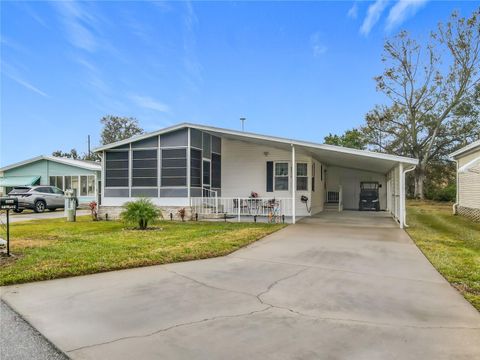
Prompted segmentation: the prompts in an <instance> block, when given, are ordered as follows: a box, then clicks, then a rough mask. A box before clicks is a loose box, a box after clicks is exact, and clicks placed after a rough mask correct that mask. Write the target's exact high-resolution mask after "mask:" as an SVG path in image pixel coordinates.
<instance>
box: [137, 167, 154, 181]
mask: <svg viewBox="0 0 480 360" xmlns="http://www.w3.org/2000/svg"><path fill="white" fill-rule="evenodd" d="M132 172H133V178H134V179H135V178H137V177H151V178H155V179H156V178H157V169H133V170H132Z"/></svg>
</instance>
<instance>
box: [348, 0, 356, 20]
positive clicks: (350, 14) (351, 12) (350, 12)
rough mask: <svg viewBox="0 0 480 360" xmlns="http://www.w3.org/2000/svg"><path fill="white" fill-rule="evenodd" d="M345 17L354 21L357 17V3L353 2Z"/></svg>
mask: <svg viewBox="0 0 480 360" xmlns="http://www.w3.org/2000/svg"><path fill="white" fill-rule="evenodd" d="M347 16H348V17H349V18H352V19H356V18H357V17H358V3H357V2H356V1H355V2H354V3H353V5H352V7H351V8H350V9H349V10H348V13H347Z"/></svg>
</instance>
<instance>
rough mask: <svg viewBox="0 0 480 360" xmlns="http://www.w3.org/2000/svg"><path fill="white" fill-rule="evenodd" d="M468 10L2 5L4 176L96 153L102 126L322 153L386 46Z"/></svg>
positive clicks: (391, 5)
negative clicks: (230, 135) (208, 130)
mask: <svg viewBox="0 0 480 360" xmlns="http://www.w3.org/2000/svg"><path fill="white" fill-rule="evenodd" d="M477 4H478V3H476V2H474V1H468V2H458V1H452V2H447V1H427V0H390V1H387V0H376V1H371V2H368V1H336V2H334V1H330V2H328V1H316V2H299V1H295V2H286V1H282V2H253V1H250V2H199V1H194V2H158V1H157V2H155V1H132V2H127V1H121V2H114V1H98V2H94V1H90V2H79V1H68V2H67V1H56V2H47V1H35V2H13V1H2V2H0V17H1V18H0V20H1V24H0V46H1V48H0V50H1V52H0V60H1V63H0V81H1V84H0V106H1V108H0V116H1V120H0V121H1V123H0V166H5V165H7V164H11V163H14V162H17V161H22V160H25V159H28V158H31V157H35V156H38V155H48V154H51V153H52V152H53V151H55V150H64V151H69V150H70V149H71V148H76V149H77V150H78V151H79V152H81V153H83V152H86V151H87V136H88V135H91V139H92V147H95V146H98V145H99V142H100V131H101V125H100V122H99V120H100V118H101V117H102V116H104V115H108V114H110V115H119V116H132V117H135V118H137V119H138V121H139V123H140V125H141V126H142V127H143V128H144V129H145V131H154V130H158V129H160V128H163V127H166V126H170V125H173V124H177V123H180V122H192V123H198V124H205V125H212V126H218V127H225V128H229V129H238V130H239V129H240V128H241V124H240V120H239V118H240V117H245V118H246V121H245V130H247V131H250V132H256V133H261V134H268V135H275V136H281V137H288V138H295V139H299V140H306V141H314V142H323V138H324V136H326V135H327V134H329V133H336V134H341V133H343V132H344V131H345V130H347V129H350V128H353V127H357V126H360V125H361V124H362V123H363V121H364V117H365V114H366V113H367V112H368V111H369V110H370V109H372V108H373V107H374V106H375V104H383V103H387V100H386V99H385V97H384V96H383V95H382V94H380V93H378V92H377V91H376V89H375V82H374V80H373V77H374V76H376V75H379V74H381V72H382V70H383V65H382V63H381V54H382V47H383V44H384V41H385V40H386V39H388V38H390V37H392V36H394V35H395V34H397V33H398V32H399V31H400V30H404V29H405V30H407V31H409V32H410V33H411V34H412V35H413V36H415V37H416V38H417V39H419V40H420V41H422V40H426V39H427V38H428V34H429V31H430V30H432V29H434V28H435V27H436V25H437V23H438V22H439V21H446V20H447V19H448V17H449V15H450V13H451V12H452V11H453V10H458V11H459V12H460V14H461V15H462V16H468V15H470V14H471V12H472V11H473V10H474V9H475V8H476V6H478V5H477Z"/></svg>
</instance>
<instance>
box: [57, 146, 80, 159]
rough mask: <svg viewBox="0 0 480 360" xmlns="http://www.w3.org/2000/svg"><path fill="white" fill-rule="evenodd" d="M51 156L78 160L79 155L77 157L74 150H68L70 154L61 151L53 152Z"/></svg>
mask: <svg viewBox="0 0 480 360" xmlns="http://www.w3.org/2000/svg"><path fill="white" fill-rule="evenodd" d="M52 156H56V157H64V158H69V159H74V160H77V159H80V155H78V152H77V150H76V149H72V150H70V152H63V151H62V150H55V151H54V152H53V153H52Z"/></svg>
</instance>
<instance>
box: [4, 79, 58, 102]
mask: <svg viewBox="0 0 480 360" xmlns="http://www.w3.org/2000/svg"><path fill="white" fill-rule="evenodd" d="M5 75H7V76H8V77H9V78H10V79H12V80H13V81H15V82H16V83H17V84H20V85H22V86H23V87H24V88H26V89H28V90H31V91H33V92H35V93H37V94H39V95H42V96H44V97H49V96H48V95H47V94H46V93H44V92H43V91H42V90H40V89H39V88H37V87H35V86H33V85H32V84H30V83H29V82H27V81H25V80H23V79H21V78H19V77H17V76H13V75H10V74H5Z"/></svg>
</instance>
